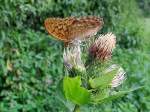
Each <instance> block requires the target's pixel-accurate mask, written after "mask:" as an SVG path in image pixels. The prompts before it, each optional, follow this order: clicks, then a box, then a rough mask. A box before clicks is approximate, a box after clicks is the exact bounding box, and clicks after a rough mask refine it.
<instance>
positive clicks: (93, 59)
mask: <svg viewBox="0 0 150 112" xmlns="http://www.w3.org/2000/svg"><path fill="white" fill-rule="evenodd" d="M86 42H87V43H88V44H85V45H84V44H82V43H77V42H76V43H74V44H71V45H68V47H67V48H65V50H64V54H63V59H64V65H65V67H66V68H67V70H68V75H69V76H77V75H79V74H80V73H79V72H76V71H80V72H84V73H86V77H88V78H90V77H97V75H100V74H101V73H104V72H105V73H107V72H112V71H114V70H116V71H117V72H116V74H115V75H114V77H113V79H112V81H111V83H110V84H109V85H111V87H112V88H114V87H117V86H119V85H120V84H122V82H123V81H124V80H125V71H124V70H123V68H122V67H120V66H119V65H118V64H114V63H113V62H112V61H111V58H112V52H113V50H114V49H115V46H116V36H115V35H114V34H113V33H107V34H105V35H100V36H99V37H98V38H97V39H94V41H93V40H88V41H86ZM85 46H86V47H85ZM85 55H86V56H85Z"/></svg>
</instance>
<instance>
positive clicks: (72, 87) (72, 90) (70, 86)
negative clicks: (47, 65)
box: [63, 76, 90, 105]
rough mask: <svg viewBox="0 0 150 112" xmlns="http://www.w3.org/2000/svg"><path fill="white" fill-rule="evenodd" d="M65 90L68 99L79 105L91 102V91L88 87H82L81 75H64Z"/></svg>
mask: <svg viewBox="0 0 150 112" xmlns="http://www.w3.org/2000/svg"><path fill="white" fill-rule="evenodd" d="M63 90H64V93H65V97H66V99H67V100H70V101H72V102H73V103H75V104H77V105H84V104H87V103H89V102H90V93H89V92H88V90H87V89H85V88H83V87H81V77H80V76H77V77H74V78H70V77H68V76H66V77H64V80H63Z"/></svg>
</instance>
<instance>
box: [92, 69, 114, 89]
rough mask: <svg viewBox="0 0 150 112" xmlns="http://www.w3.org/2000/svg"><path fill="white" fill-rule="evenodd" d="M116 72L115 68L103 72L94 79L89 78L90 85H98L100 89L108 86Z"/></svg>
mask: <svg viewBox="0 0 150 112" xmlns="http://www.w3.org/2000/svg"><path fill="white" fill-rule="evenodd" d="M116 73H117V70H113V71H111V72H108V73H106V74H103V75H101V76H99V77H96V78H94V79H92V78H90V79H89V83H90V86H91V87H92V88H98V87H100V88H101V89H102V88H106V87H109V86H110V84H111V82H112V80H113V78H114V76H115V75H116Z"/></svg>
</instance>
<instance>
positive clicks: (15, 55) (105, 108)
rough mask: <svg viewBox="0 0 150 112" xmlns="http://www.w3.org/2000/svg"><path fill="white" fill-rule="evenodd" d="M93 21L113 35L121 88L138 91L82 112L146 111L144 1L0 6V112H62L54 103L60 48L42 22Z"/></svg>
mask: <svg viewBox="0 0 150 112" xmlns="http://www.w3.org/2000/svg"><path fill="white" fill-rule="evenodd" d="M87 15H95V16H100V17H103V18H104V22H105V25H104V28H103V29H102V30H101V31H100V32H99V33H104V34H105V33H107V32H109V31H111V32H113V33H114V34H115V35H116V36H117V48H116V50H115V52H114V54H113V55H114V56H113V59H114V60H115V61H116V63H119V64H120V65H121V66H122V67H123V68H124V69H125V71H126V72H127V74H126V75H127V80H126V82H125V83H124V84H123V88H124V89H127V88H132V87H138V86H144V89H142V90H140V91H136V92H133V93H130V94H128V95H127V96H125V97H123V98H120V99H118V100H116V101H113V102H109V103H108V104H103V105H97V106H91V107H87V110H86V112H100V111H102V112H149V111H150V96H149V95H150V88H149V87H150V81H149V80H150V76H149V74H150V69H149V68H150V50H149V49H150V45H149V44H150V39H149V38H148V37H149V36H150V29H149V28H150V18H149V17H150V1H149V0H0V112H65V108H64V106H63V105H62V104H61V103H60V101H59V100H58V99H56V97H55V91H56V84H57V83H58V80H59V79H60V78H61V77H62V76H63V75H64V72H63V59H62V52H63V44H62V42H60V41H58V40H56V39H54V38H50V36H49V35H48V34H47V32H46V31H45V29H44V24H43V23H44V20H45V19H46V18H48V17H68V16H77V17H80V16H87Z"/></svg>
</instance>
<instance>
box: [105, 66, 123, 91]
mask: <svg viewBox="0 0 150 112" xmlns="http://www.w3.org/2000/svg"><path fill="white" fill-rule="evenodd" d="M113 70H117V71H116V75H115V76H114V78H113V80H112V82H111V84H110V85H111V87H112V88H113V87H117V86H119V85H120V84H122V83H123V81H124V80H125V71H124V70H123V68H122V67H120V66H118V65H115V64H113V65H111V66H110V67H109V68H108V69H106V71H105V72H111V71H113Z"/></svg>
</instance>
